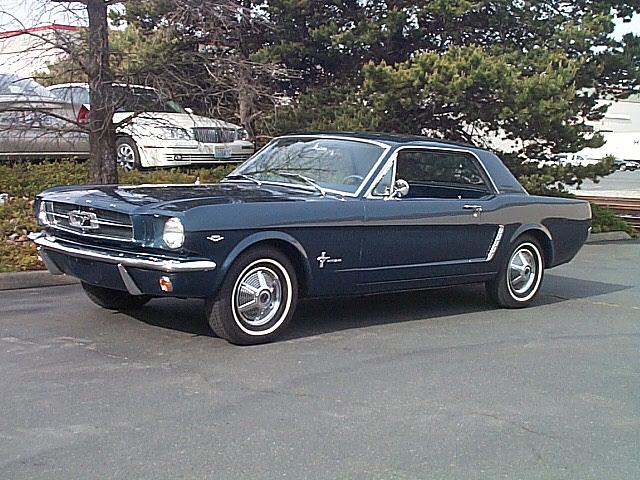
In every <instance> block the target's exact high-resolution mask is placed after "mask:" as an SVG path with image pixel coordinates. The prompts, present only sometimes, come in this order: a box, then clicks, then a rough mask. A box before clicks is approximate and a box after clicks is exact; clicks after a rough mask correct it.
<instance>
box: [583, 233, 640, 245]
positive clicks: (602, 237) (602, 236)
mask: <svg viewBox="0 0 640 480" xmlns="http://www.w3.org/2000/svg"><path fill="white" fill-rule="evenodd" d="M620 240H631V236H630V235H629V234H628V233H627V232H602V233H591V234H589V238H587V243H596V242H614V241H620Z"/></svg>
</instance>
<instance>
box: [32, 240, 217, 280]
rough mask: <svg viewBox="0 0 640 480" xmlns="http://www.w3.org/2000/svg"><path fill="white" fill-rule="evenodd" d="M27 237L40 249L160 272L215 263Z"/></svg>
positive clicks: (195, 269)
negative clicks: (107, 250) (100, 249)
mask: <svg viewBox="0 0 640 480" xmlns="http://www.w3.org/2000/svg"><path fill="white" fill-rule="evenodd" d="M29 238H30V239H31V240H33V241H34V242H35V243H36V245H38V246H39V247H40V248H42V249H48V250H51V251H53V252H58V253H63V254H66V255H70V256H72V257H77V258H86V259H88V260H95V261H97V262H105V263H112V264H116V265H118V264H121V265H122V266H124V267H134V268H146V269H149V270H159V271H161V272H168V273H173V272H201V271H202V272H203V271H209V270H214V269H215V268H216V263H215V262H213V261H211V260H167V259H161V258H140V257H135V256H125V255H124V254H120V255H113V254H109V253H102V252H98V251H95V250H89V249H86V248H75V247H69V246H66V245H61V244H60V243H58V242H57V241H56V239H55V237H49V236H46V235H44V236H43V235H41V234H30V236H29Z"/></svg>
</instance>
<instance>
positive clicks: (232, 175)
mask: <svg viewBox="0 0 640 480" xmlns="http://www.w3.org/2000/svg"><path fill="white" fill-rule="evenodd" d="M224 178H225V179H227V178H228V179H229V180H233V179H234V178H235V179H239V180H249V181H250V182H253V183H255V184H256V185H258V186H259V187H261V186H262V182H261V181H260V180H258V179H257V178H253V177H252V176H251V175H245V174H244V173H230V174H229V175H227V176H226V177H224Z"/></svg>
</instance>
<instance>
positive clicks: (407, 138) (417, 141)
mask: <svg viewBox="0 0 640 480" xmlns="http://www.w3.org/2000/svg"><path fill="white" fill-rule="evenodd" d="M296 135H312V136H313V135H318V136H322V135H327V136H332V137H349V138H361V139H363V140H375V141H378V142H383V143H387V144H396V145H398V144H403V145H405V144H411V145H416V146H419V145H421V144H429V146H434V145H436V146H438V145H439V146H443V147H451V146H455V147H465V148H473V149H475V150H484V149H482V148H479V147H477V146H475V145H471V144H468V143H463V142H454V141H450V140H442V139H439V138H430V137H427V136H424V135H408V134H399V133H383V132H344V131H340V132H333V131H313V132H296V133H290V134H288V135H286V136H296Z"/></svg>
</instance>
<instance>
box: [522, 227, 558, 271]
mask: <svg viewBox="0 0 640 480" xmlns="http://www.w3.org/2000/svg"><path fill="white" fill-rule="evenodd" d="M522 235H529V236H531V237H533V238H535V239H536V240H537V241H538V243H539V244H540V246H541V247H542V254H543V255H544V265H545V268H549V267H550V266H551V263H552V262H553V246H552V244H551V239H549V237H547V235H546V234H545V233H544V232H543V231H542V230H534V229H532V230H527V231H525V232H522V233H521V234H520V237H521V236H522ZM518 238H519V237H518Z"/></svg>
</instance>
